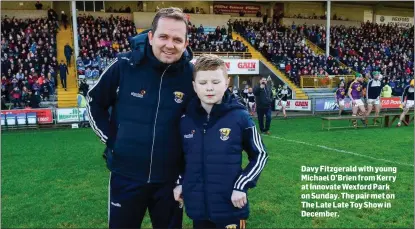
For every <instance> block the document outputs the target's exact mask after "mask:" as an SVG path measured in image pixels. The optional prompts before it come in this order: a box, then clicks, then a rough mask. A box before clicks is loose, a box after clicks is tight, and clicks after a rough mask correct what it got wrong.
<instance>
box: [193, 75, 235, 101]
mask: <svg viewBox="0 0 415 229" xmlns="http://www.w3.org/2000/svg"><path fill="white" fill-rule="evenodd" d="M228 83H229V79H228V78H227V77H225V76H224V73H223V70H222V69H220V68H219V69H217V70H215V71H200V72H197V74H196V77H195V80H194V81H193V89H194V90H195V92H196V94H197V96H198V97H199V99H200V101H201V102H202V103H205V104H209V105H213V104H219V103H221V101H222V98H223V95H224V94H225V91H226V89H227V87H228Z"/></svg>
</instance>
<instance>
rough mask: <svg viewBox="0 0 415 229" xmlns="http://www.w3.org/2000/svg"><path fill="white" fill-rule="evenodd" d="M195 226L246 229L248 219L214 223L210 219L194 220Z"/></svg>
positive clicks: (200, 228)
mask: <svg viewBox="0 0 415 229" xmlns="http://www.w3.org/2000/svg"><path fill="white" fill-rule="evenodd" d="M193 228H195V229H202V228H210V229H212V228H226V229H245V228H246V220H231V221H229V222H219V223H214V222H212V221H209V220H193Z"/></svg>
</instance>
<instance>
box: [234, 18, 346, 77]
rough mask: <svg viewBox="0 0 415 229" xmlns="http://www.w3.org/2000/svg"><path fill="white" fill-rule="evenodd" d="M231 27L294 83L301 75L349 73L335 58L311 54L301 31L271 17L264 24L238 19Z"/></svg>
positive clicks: (312, 52)
mask: <svg viewBox="0 0 415 229" xmlns="http://www.w3.org/2000/svg"><path fill="white" fill-rule="evenodd" d="M233 26H234V29H235V30H236V31H237V32H238V33H239V34H241V35H242V36H243V37H244V38H245V39H246V40H247V41H248V42H250V43H251V44H252V46H254V47H255V48H256V49H257V50H259V51H260V52H261V53H262V54H263V55H264V56H265V57H266V58H267V59H268V60H269V61H271V62H272V63H273V64H274V65H276V66H277V67H278V68H279V69H280V70H281V71H282V72H284V73H285V74H286V75H287V76H288V77H289V78H290V79H291V80H292V81H293V82H295V83H296V84H299V83H300V76H301V75H314V76H326V75H345V74H351V73H352V70H351V69H350V68H347V67H342V66H341V64H340V63H339V61H337V60H336V59H334V58H332V57H329V58H326V57H325V56H324V55H318V54H316V53H314V51H312V50H311V49H310V48H309V47H308V46H307V45H306V42H305V36H304V34H302V33H300V32H298V31H297V30H291V29H289V28H287V27H285V26H283V25H280V24H278V23H276V21H275V20H274V21H272V22H268V23H266V24H264V23H261V22H252V21H251V20H245V21H242V20H238V21H235V22H234V23H233Z"/></svg>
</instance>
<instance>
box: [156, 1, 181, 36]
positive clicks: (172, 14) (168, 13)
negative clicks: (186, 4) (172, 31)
mask: <svg viewBox="0 0 415 229" xmlns="http://www.w3.org/2000/svg"><path fill="white" fill-rule="evenodd" d="M162 18H171V19H174V20H177V21H183V22H184V24H185V25H186V38H185V39H186V40H187V33H188V27H187V26H188V20H187V17H186V14H184V13H183V11H182V10H181V9H180V8H177V7H169V8H161V9H160V10H159V11H157V13H156V16H154V19H153V22H152V23H151V31H153V33H154V32H155V31H156V30H157V26H158V24H159V20H160V19H162Z"/></svg>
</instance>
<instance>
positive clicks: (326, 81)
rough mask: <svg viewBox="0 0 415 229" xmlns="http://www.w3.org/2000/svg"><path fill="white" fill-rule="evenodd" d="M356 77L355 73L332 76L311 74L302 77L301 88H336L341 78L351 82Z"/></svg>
mask: <svg viewBox="0 0 415 229" xmlns="http://www.w3.org/2000/svg"><path fill="white" fill-rule="evenodd" d="M354 78H355V77H354V76H353V75H330V76H311V75H304V76H301V77H300V87H301V88H335V87H337V85H338V84H339V83H340V81H341V80H344V81H345V82H349V81H350V80H353V79H354Z"/></svg>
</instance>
